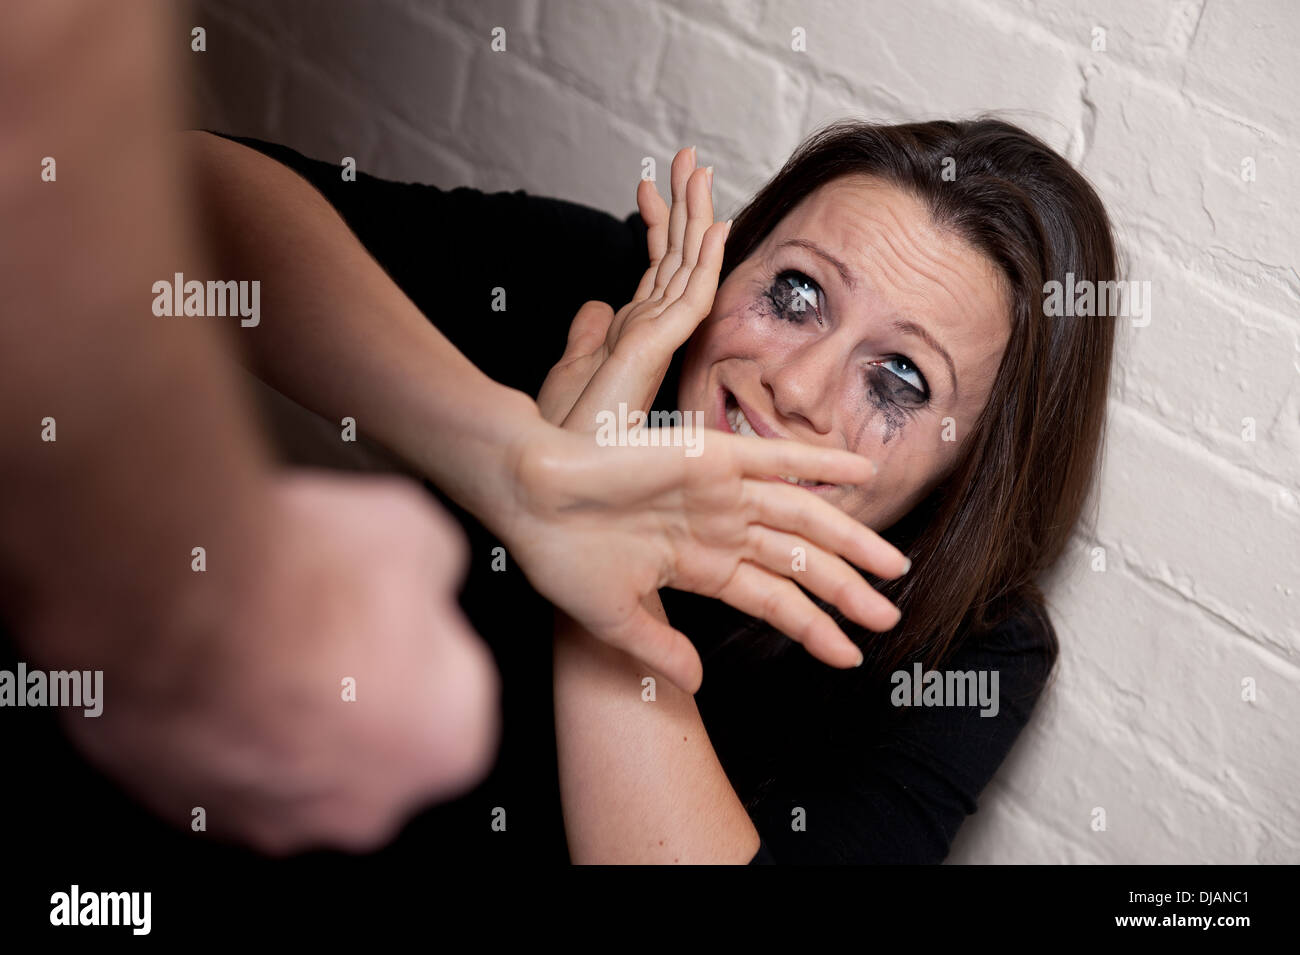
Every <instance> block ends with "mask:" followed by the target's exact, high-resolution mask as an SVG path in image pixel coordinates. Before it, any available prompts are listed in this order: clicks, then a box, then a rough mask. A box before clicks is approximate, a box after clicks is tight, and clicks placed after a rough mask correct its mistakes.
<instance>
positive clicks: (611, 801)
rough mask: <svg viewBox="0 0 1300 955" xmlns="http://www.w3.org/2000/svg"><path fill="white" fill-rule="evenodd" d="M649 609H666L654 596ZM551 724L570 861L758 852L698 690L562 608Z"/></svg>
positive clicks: (733, 856)
mask: <svg viewBox="0 0 1300 955" xmlns="http://www.w3.org/2000/svg"><path fill="white" fill-rule="evenodd" d="M650 609H651V612H652V613H655V614H656V615H657V616H658V617H660V618H661V619H666V618H665V617H664V612H663V605H662V604H661V603H660V601H659V598H658V597H657V596H656V597H654V598H653V605H652V606H650ZM647 677H650V678H653V679H654V684H653V687H654V698H653V700H650V699H648V697H649V693H648V692H647V688H646V687H645V686H644V685H643V681H644V680H645V679H646V678H647ZM555 735H556V746H557V752H558V757H559V770H560V796H561V802H562V805H563V806H564V828H565V833H566V835H567V837H568V841H569V854H570V857H571V858H572V859H573V861H574V862H577V863H631V864H641V863H646V864H660V863H683V864H711V863H747V862H749V861H750V859H752V858H753V857H754V853H755V852H757V851H758V845H759V837H758V830H757V829H755V828H754V824H753V822H751V821H750V818H749V814H748V813H747V812H746V811H745V808H744V806H742V805H741V802H740V799H739V797H737V795H736V792H735V790H734V789H733V788H732V786H731V783H730V781H729V780H728V779H727V776H726V773H725V772H723V769H722V765H721V763H719V762H718V757H717V755H716V753H714V750H713V744H712V743H710V742H709V737H708V734H707V733H706V732H705V730H704V723H703V721H702V720H701V719H700V713H699V710H698V709H697V708H696V706H695V699H694V697H692V696H691V695H690V694H688V693H685V692H683V691H682V690H680V689H678V688H677V687H675V686H673V685H671V684H670V683H668V682H667V681H665V680H663V679H662V678H661V677H660V676H659V674H656V673H654V672H653V671H652V670H649V669H647V668H646V667H645V666H643V665H641V664H639V663H638V662H637V661H636V660H634V659H632V658H631V657H629V656H628V655H627V654H625V653H622V652H620V651H619V650H616V649H614V648H612V647H608V646H605V645H603V644H601V643H600V642H599V641H597V640H595V639H593V638H592V637H591V636H590V635H589V634H587V633H585V632H584V631H583V630H582V629H581V628H580V627H577V626H575V625H574V623H573V621H571V620H569V619H567V618H564V617H561V618H560V619H559V620H558V621H557V624H556V637H555Z"/></svg>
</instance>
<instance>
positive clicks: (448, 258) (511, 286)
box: [217, 133, 649, 396]
mask: <svg viewBox="0 0 1300 955" xmlns="http://www.w3.org/2000/svg"><path fill="white" fill-rule="evenodd" d="M217 135H224V134H220V133H218V134H217ZM225 138H227V139H230V140H232V141H234V142H237V143H241V144H243V145H245V146H248V147H249V148H251V149H255V150H257V151H258V152H261V153H263V154H264V155H266V156H269V157H270V158H272V159H275V160H276V161H278V162H280V163H282V164H283V165H285V166H287V167H289V168H290V169H292V170H294V171H295V172H296V173H298V175H300V176H302V177H303V178H304V179H306V180H307V182H309V183H310V184H311V185H313V186H314V187H315V188H316V189H317V190H318V191H319V192H320V193H321V194H322V195H323V196H324V197H325V199H326V200H327V201H329V203H330V204H331V205H332V206H334V208H335V209H336V210H337V211H338V213H339V215H340V216H342V218H343V220H344V221H345V222H346V223H347V225H348V227H349V228H350V229H351V230H352V231H353V233H355V234H356V236H357V238H358V239H359V240H360V241H361V244H362V245H364V246H365V247H366V249H367V250H368V251H369V252H370V254H371V255H372V256H373V257H374V259H375V260H376V261H377V262H378V263H379V264H380V266H382V267H383V268H384V269H385V271H387V273H388V275H389V276H390V277H391V278H392V279H393V281H394V282H395V283H396V284H397V285H398V286H399V287H400V288H401V289H402V291H403V292H405V293H406V295H407V296H408V297H409V298H410V299H411V300H412V301H413V302H414V303H415V305H416V306H417V307H418V308H419V309H420V310H421V311H422V312H423V313H424V314H425V315H426V316H427V317H428V318H429V319H430V321H432V322H433V323H434V324H435V325H437V326H438V328H439V330H440V331H442V333H443V334H444V335H446V336H447V338H448V339H450V340H451V341H452V343H453V344H455V346H456V347H457V348H458V349H460V351H461V352H462V353H463V354H464V355H465V356H466V357H467V358H469V360H470V361H472V362H473V363H474V364H475V365H477V366H478V367H479V368H480V369H481V370H482V371H483V372H484V373H485V374H487V375H488V376H489V377H491V378H493V379H495V380H497V381H499V382H502V383H503V384H506V385H509V386H511V387H513V388H518V389H519V390H521V391H524V392H527V393H528V394H530V395H533V396H536V394H537V392H538V390H539V389H540V388H541V385H542V381H543V380H544V379H545V377H546V374H547V372H548V371H549V370H550V367H551V366H552V365H553V364H554V363H555V362H556V361H557V360H558V359H559V357H560V355H561V354H562V353H563V351H564V342H565V336H566V335H567V333H568V328H569V322H571V321H572V320H573V316H574V315H575V314H576V313H577V311H578V308H579V307H580V306H581V305H582V303H583V302H586V301H589V300H591V299H597V300H600V301H603V302H607V303H609V304H610V305H611V306H612V307H613V308H614V309H615V310H616V311H617V310H618V309H619V308H621V307H622V306H623V305H625V304H626V303H627V302H628V301H629V300H630V299H631V297H632V294H633V293H634V292H635V290H636V286H637V283H638V282H639V281H640V279H641V275H642V273H644V272H645V269H646V266H647V264H648V261H649V260H648V257H647V252H646V241H645V236H646V227H645V223H644V222H642V220H641V216H640V215H639V214H638V213H636V212H633V213H632V214H631V215H629V216H627V217H626V218H624V219H619V218H617V217H615V216H612V215H610V214H608V213H605V212H601V211H599V210H597V209H593V208H591V207H589V206H584V205H581V204H579V203H574V202H567V201H564V200H561V199H552V198H547V197H542V196H533V195H529V194H528V193H526V192H524V191H523V190H516V191H514V192H495V193H485V192H480V191H479V190H477V189H470V188H468V187H463V186H462V187H458V188H454V189H449V190H444V189H440V188H438V187H436V186H431V185H421V184H418V183H402V182H391V181H388V180H385V179H379V178H376V177H374V176H370V175H367V174H366V173H363V172H358V173H357V174H356V180H355V181H351V182H349V181H345V180H344V179H343V175H342V173H343V168H342V166H341V165H340V164H337V163H332V162H325V161H322V160H317V159H309V158H307V157H306V156H304V155H302V154H301V153H299V152H297V151H295V150H293V149H290V148H289V147H287V146H280V145H277V144H274V143H268V142H263V141H261V140H256V139H250V138H247V137H240V136H225ZM635 185H636V183H635V182H632V183H630V184H629V186H628V191H629V194H630V195H633V196H634V190H633V187H634V186H635ZM497 289H501V290H503V292H504V304H505V309H504V311H501V310H497V309H494V308H493V304H494V301H496V302H498V303H499V302H500V301H501V293H498V292H496V290H497Z"/></svg>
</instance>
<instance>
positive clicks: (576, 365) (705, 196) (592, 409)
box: [537, 148, 730, 431]
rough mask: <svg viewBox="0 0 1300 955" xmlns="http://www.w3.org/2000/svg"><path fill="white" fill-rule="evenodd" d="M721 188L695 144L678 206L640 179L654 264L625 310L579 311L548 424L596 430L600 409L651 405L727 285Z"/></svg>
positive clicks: (559, 367) (554, 378)
mask: <svg viewBox="0 0 1300 955" xmlns="http://www.w3.org/2000/svg"><path fill="white" fill-rule="evenodd" d="M712 190H713V167H711V166H710V167H709V168H707V169H697V168H696V165H695V150H694V148H690V149H683V150H681V151H680V152H678V153H677V155H676V157H674V159H673V164H672V200H673V201H672V208H671V210H670V209H669V207H668V206H667V205H665V204H664V201H663V199H662V198H661V197H660V195H659V192H658V190H657V189H656V188H655V184H654V182H653V181H651V180H648V179H645V180H642V181H641V183H640V185H639V186H638V187H637V206H638V208H639V209H640V211H641V218H642V219H644V220H645V223H646V245H647V250H648V252H649V256H650V265H649V268H647V269H646V272H645V274H644V275H643V276H642V278H641V282H640V284H639V285H638V286H637V290H636V293H635V294H634V295H633V297H632V301H631V302H629V303H627V304H626V305H624V306H623V307H622V308H621V309H619V311H618V313H617V314H615V312H614V310H613V309H612V308H610V307H609V306H608V305H606V304H605V303H604V302H594V301H593V302H587V303H586V304H585V305H583V306H582V308H581V309H579V310H578V314H577V316H576V317H575V318H574V320H573V323H572V325H570V327H569V338H568V343H567V344H566V346H565V350H564V355H563V356H562V357H561V358H560V360H559V362H557V363H556V365H555V367H554V368H552V369H551V372H550V374H549V375H548V376H547V378H546V381H545V382H544V383H543V385H542V390H541V392H540V393H539V395H538V398H537V403H538V407H539V408H540V409H541V412H542V415H543V417H545V418H546V419H547V420H548V421H551V422H553V423H555V424H562V425H565V426H566V427H571V428H575V429H577V430H587V431H590V430H594V429H595V427H596V415H597V414H599V413H600V412H601V411H604V410H608V409H612V408H616V407H617V406H618V404H619V402H625V403H626V404H627V406H628V408H630V409H640V410H642V411H644V410H648V409H649V407H650V405H651V403H652V402H653V401H654V397H655V394H656V393H657V392H658V391H659V386H660V385H661V384H662V383H663V379H664V375H665V374H666V373H667V371H668V366H669V363H670V362H671V361H672V357H673V353H674V352H675V351H676V350H677V349H678V348H680V347H681V346H682V345H683V344H685V342H686V340H687V339H688V338H690V336H691V333H692V332H694V331H695V329H696V328H697V327H698V326H699V324H700V322H702V321H703V320H704V319H705V318H706V317H707V316H708V314H709V310H710V309H711V308H712V307H713V297H714V295H715V294H716V293H717V290H718V276H719V273H720V271H721V269H722V254H723V248H724V245H725V243H726V238H727V232H728V231H729V230H730V223H729V222H725V223H715V222H714V221H713V198H712Z"/></svg>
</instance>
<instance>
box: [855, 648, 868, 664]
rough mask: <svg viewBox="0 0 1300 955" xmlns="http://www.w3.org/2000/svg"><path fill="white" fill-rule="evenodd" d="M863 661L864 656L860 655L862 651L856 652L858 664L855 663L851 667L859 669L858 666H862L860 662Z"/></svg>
mask: <svg viewBox="0 0 1300 955" xmlns="http://www.w3.org/2000/svg"><path fill="white" fill-rule="evenodd" d="M865 659H866V657H864V656H863V655H862V651H861V650H859V651H858V662H857V663H855V664H853V665H854V666H855V667H860V666H862V661H863V660H865Z"/></svg>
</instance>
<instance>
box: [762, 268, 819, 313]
mask: <svg viewBox="0 0 1300 955" xmlns="http://www.w3.org/2000/svg"><path fill="white" fill-rule="evenodd" d="M765 297H766V298H767V300H768V302H769V303H770V305H771V308H772V311H773V312H774V313H775V314H776V316H777V317H778V318H780V319H781V320H782V321H787V322H793V323H795V324H799V323H801V322H803V320H804V319H805V318H807V317H808V316H809V315H811V316H812V317H813V318H815V319H816V320H817V324H819V325H820V324H821V323H822V314H821V300H822V290H821V288H820V287H819V286H818V285H817V283H816V282H814V281H813V280H812V279H810V278H809V277H808V276H806V275H804V274H803V273H802V272H798V271H795V270H793V269H787V270H786V271H784V272H781V273H780V274H779V275H777V276H776V278H775V279H773V280H772V285H771V287H770V288H769V289H768V290H767V294H766V296H765Z"/></svg>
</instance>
